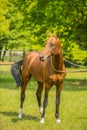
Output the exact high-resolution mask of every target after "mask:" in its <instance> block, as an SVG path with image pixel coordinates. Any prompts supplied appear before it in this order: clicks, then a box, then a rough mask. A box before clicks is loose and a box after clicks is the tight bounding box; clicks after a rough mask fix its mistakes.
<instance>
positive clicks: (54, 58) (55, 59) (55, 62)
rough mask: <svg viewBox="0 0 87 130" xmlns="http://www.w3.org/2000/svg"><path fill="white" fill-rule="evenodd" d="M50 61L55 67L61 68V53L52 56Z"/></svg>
mask: <svg viewBox="0 0 87 130" xmlns="http://www.w3.org/2000/svg"><path fill="white" fill-rule="evenodd" d="M52 63H53V66H54V68H55V69H58V70H62V65H63V55H62V54H60V55H56V56H52Z"/></svg>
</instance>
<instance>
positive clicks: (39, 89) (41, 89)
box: [36, 82, 43, 114]
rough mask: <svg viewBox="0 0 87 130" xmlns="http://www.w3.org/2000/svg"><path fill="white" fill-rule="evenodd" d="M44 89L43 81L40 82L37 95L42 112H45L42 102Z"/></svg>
mask: <svg viewBox="0 0 87 130" xmlns="http://www.w3.org/2000/svg"><path fill="white" fill-rule="evenodd" d="M42 91H43V83H41V82H38V88H37V92H36V96H37V101H38V106H39V109H40V113H41V114H42V113H43V107H42V104H41V94H42Z"/></svg>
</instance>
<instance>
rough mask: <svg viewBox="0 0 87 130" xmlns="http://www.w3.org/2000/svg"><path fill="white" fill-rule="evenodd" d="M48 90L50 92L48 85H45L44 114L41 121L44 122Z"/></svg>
mask: <svg viewBox="0 0 87 130" xmlns="http://www.w3.org/2000/svg"><path fill="white" fill-rule="evenodd" d="M48 92H49V88H48V87H47V86H45V96H44V102H43V113H42V116H41V121H40V123H44V118H45V111H46V106H47V104H48Z"/></svg>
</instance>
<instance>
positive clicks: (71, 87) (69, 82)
mask: <svg viewBox="0 0 87 130" xmlns="http://www.w3.org/2000/svg"><path fill="white" fill-rule="evenodd" d="M0 88H3V89H10V90H12V89H13V90H14V89H15V90H17V89H18V88H17V87H16V83H15V81H14V79H13V78H12V76H7V77H6V76H5V77H3V76H2V77H0ZM27 88H28V89H27V90H29V91H36V88H37V83H36V80H34V79H33V78H32V79H31V80H30V82H29V84H28V86H27ZM53 89H54V87H53ZM63 90H64V91H82V90H83V91H84V90H87V79H78V77H77V78H76V79H72V78H71V79H70V78H65V80H64V87H63Z"/></svg>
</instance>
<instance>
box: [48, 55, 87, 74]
mask: <svg viewBox="0 0 87 130" xmlns="http://www.w3.org/2000/svg"><path fill="white" fill-rule="evenodd" d="M64 60H65V61H66V62H68V63H70V64H73V65H74V66H79V67H83V68H86V67H87V66H86V67H85V66H80V65H77V64H74V63H72V62H70V61H68V60H66V59H64ZM50 61H51V67H52V69H53V70H54V71H55V72H58V73H66V72H68V73H74V72H87V69H84V70H66V71H64V70H57V69H56V68H55V67H54V66H53V62H52V57H51V56H50Z"/></svg>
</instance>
